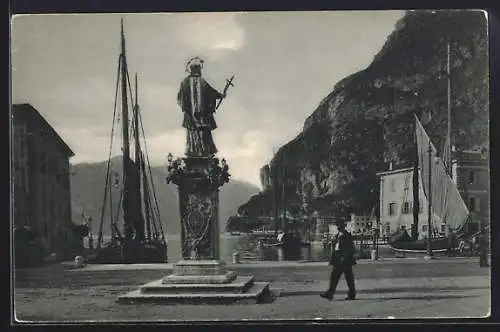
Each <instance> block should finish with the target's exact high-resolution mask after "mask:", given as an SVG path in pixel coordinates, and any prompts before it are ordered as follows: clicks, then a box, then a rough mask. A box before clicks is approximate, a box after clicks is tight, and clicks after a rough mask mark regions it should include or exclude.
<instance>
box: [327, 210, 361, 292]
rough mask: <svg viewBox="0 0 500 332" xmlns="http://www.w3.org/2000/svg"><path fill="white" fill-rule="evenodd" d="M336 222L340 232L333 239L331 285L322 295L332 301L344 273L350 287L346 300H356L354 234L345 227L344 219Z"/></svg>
mask: <svg viewBox="0 0 500 332" xmlns="http://www.w3.org/2000/svg"><path fill="white" fill-rule="evenodd" d="M336 224H337V229H338V233H337V235H336V236H335V238H334V240H333V241H332V252H331V258H330V265H332V272H331V275H330V286H329V287H328V290H327V291H326V292H325V293H323V294H321V295H320V296H321V297H322V298H325V299H328V300H330V301H331V300H332V299H333V296H334V295H335V291H336V289H337V284H338V283H339V279H340V277H341V276H342V274H344V276H345V280H346V282H347V287H349V292H348V294H347V297H346V300H354V299H355V298H356V289H355V287H354V274H353V272H352V266H353V265H356V258H355V257H354V253H355V249H354V242H353V239H352V235H351V234H350V233H349V232H348V231H346V229H345V222H344V221H343V220H339V221H337V223H336Z"/></svg>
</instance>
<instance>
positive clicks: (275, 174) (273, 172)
mask: <svg viewBox="0 0 500 332" xmlns="http://www.w3.org/2000/svg"><path fill="white" fill-rule="evenodd" d="M275 157H276V151H275V148H274V147H273V158H275ZM276 166H277V165H276V163H275V164H274V165H271V176H272V189H273V216H274V235H275V236H277V235H278V228H279V212H278V197H279V196H278V192H279V191H278V170H277V167H276Z"/></svg>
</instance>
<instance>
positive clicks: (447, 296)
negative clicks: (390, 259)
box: [280, 286, 490, 301]
mask: <svg viewBox="0 0 500 332" xmlns="http://www.w3.org/2000/svg"><path fill="white" fill-rule="evenodd" d="M479 289H481V290H484V289H490V288H489V287H487V286H475V287H457V286H448V287H439V288H436V287H385V288H377V289H366V290H363V289H359V290H358V291H357V293H358V294H357V296H356V298H357V299H360V300H361V299H362V300H377V301H379V300H381V299H384V300H399V299H412V300H413V299H415V300H440V299H458V298H471V297H479V296H480V295H460V294H459V295H452V294H439V292H446V291H466V290H479ZM404 292H415V293H417V294H416V295H401V296H399V295H394V296H381V297H380V298H373V297H369V298H365V299H363V294H381V295H383V294H390V293H404ZM419 292H434V294H426V295H419V294H418V293H419ZM322 293H324V292H323V291H310V290H308V291H300V290H299V291H287V290H281V291H280V297H288V296H305V295H320V294H322ZM337 294H342V295H344V294H347V290H339V291H337ZM339 298H341V297H340V296H339Z"/></svg>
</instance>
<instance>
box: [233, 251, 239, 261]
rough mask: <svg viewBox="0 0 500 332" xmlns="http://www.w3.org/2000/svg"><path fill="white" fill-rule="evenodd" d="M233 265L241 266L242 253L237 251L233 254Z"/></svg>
mask: <svg viewBox="0 0 500 332" xmlns="http://www.w3.org/2000/svg"><path fill="white" fill-rule="evenodd" d="M233 264H240V253H239V252H237V251H235V252H234V253H233Z"/></svg>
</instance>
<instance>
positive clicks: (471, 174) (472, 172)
mask: <svg viewBox="0 0 500 332" xmlns="http://www.w3.org/2000/svg"><path fill="white" fill-rule="evenodd" d="M474 175H475V174H474V171H469V184H471V183H474Z"/></svg>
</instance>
